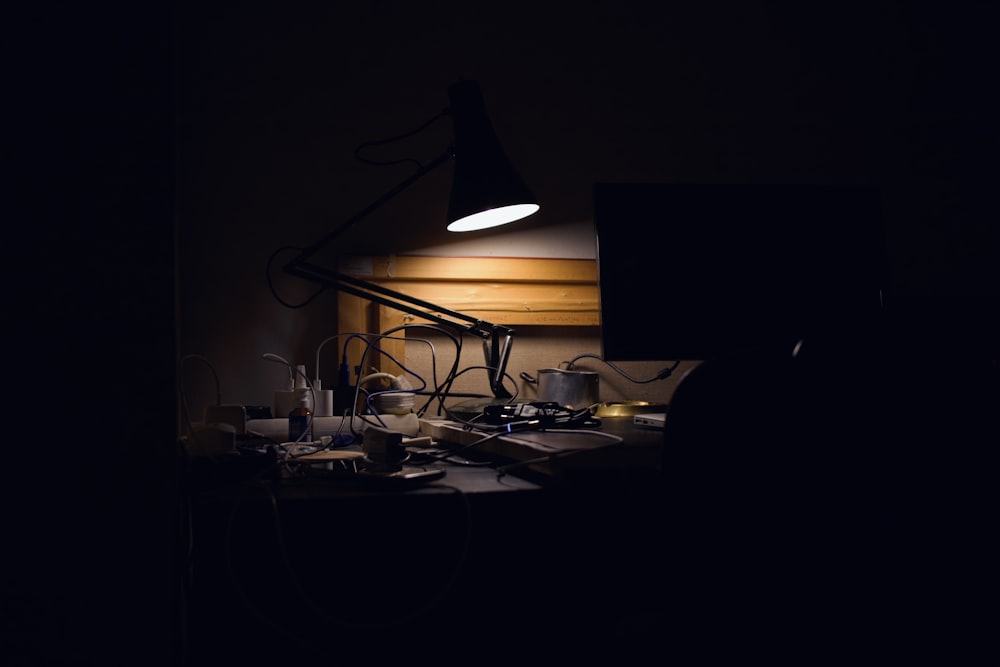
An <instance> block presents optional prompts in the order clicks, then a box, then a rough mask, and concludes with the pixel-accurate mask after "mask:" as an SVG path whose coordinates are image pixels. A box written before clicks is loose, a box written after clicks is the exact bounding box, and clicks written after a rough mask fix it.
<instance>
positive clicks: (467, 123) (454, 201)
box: [284, 80, 539, 398]
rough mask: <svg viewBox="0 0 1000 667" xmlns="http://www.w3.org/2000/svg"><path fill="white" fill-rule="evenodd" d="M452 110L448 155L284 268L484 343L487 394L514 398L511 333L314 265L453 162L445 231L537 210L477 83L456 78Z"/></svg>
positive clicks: (462, 229)
mask: <svg viewBox="0 0 1000 667" xmlns="http://www.w3.org/2000/svg"><path fill="white" fill-rule="evenodd" d="M448 96H449V101H450V106H449V107H448V108H447V109H445V110H444V111H443V112H442V113H443V114H448V115H450V116H451V118H452V124H453V127H454V142H453V144H452V145H450V146H448V147H447V148H446V150H445V151H444V152H443V153H442V154H441V155H439V156H438V157H436V158H434V159H433V160H431V161H430V162H428V163H427V164H425V165H421V167H420V168H419V169H418V170H417V171H416V172H414V173H413V174H412V175H411V176H410V177H409V178H407V179H406V180H404V181H403V182H401V183H399V184H398V185H396V186H395V187H394V188H392V189H391V190H389V191H388V192H386V193H385V194H384V195H382V196H381V197H379V198H378V199H377V200H375V201H374V202H372V203H371V204H369V205H368V206H367V207H366V208H364V209H362V210H361V211H360V212H358V213H357V214H355V215H354V216H352V217H351V218H349V219H347V220H346V221H345V222H343V223H341V224H340V225H339V226H338V227H336V228H335V229H333V230H332V231H331V232H330V233H329V234H327V235H326V236H324V237H323V238H321V239H319V240H318V241H317V242H315V243H313V244H312V245H310V246H308V247H306V248H304V249H303V250H302V251H300V252H299V254H298V255H297V256H296V257H295V258H294V259H292V260H291V261H290V262H288V263H287V264H286V265H285V267H284V270H285V272H286V273H288V274H290V275H294V276H298V277H300V278H305V279H306V280H310V281H313V282H316V283H318V284H320V285H322V286H323V287H324V288H332V289H336V290H339V291H342V292H346V293H348V294H353V295H354V296H358V297H361V298H364V299H368V300H370V301H373V302H375V303H378V304H381V305H384V306H389V307H391V308H395V309H397V310H401V311H403V312H406V313H410V314H411V315H417V316H419V317H422V318H424V319H428V320H431V321H432V322H435V323H437V324H440V325H443V326H447V327H449V328H452V329H454V330H456V331H457V332H459V333H471V334H475V335H476V336H479V337H480V338H482V339H483V347H484V350H485V353H486V364H487V366H488V367H489V369H490V389H491V391H492V392H493V395H494V396H495V397H496V398H511V397H512V395H511V394H510V392H508V391H507V390H506V389H505V388H504V386H503V378H504V373H505V371H506V367H507V360H508V358H509V357H510V348H511V344H512V341H513V335H514V330H513V329H510V328H508V327H505V326H501V325H497V324H492V323H490V322H485V321H483V320H479V319H476V318H474V317H471V316H469V315H466V314H464V313H460V312H457V311H454V310H450V309H448V308H442V307H440V306H437V305H435V304H433V303H430V302H428V301H424V300H422V299H417V298H415V297H411V296H408V295H406V294H403V293H401V292H397V291H394V290H390V289H387V288H385V287H382V286H381V285H377V284H374V283H370V282H367V281H364V280H360V279H358V278H355V277H353V276H348V275H345V274H342V273H340V272H339V271H337V270H336V269H335V268H329V267H327V266H323V265H321V264H318V263H316V262H315V261H311V260H312V259H313V257H314V256H315V255H316V253H317V252H319V251H320V250H321V249H323V248H325V247H326V246H328V245H329V244H330V243H331V242H333V240H334V239H336V238H337V237H338V236H340V235H341V234H343V233H344V232H345V231H347V230H348V229H349V228H351V227H353V226H354V225H355V224H357V223H358V222H359V221H361V220H362V219H364V218H365V217H366V216H367V215H369V214H370V213H372V212H373V211H375V210H376V209H378V208H379V207H381V206H382V205H384V204H385V203H387V202H388V201H390V200H391V199H392V198H393V197H395V196H396V195H398V194H399V193H400V192H402V191H403V190H405V189H406V188H408V187H409V186H410V185H412V184H413V183H415V182H417V181H418V180H420V179H421V178H423V177H424V176H425V175H427V174H428V173H429V172H431V171H433V170H434V169H437V168H438V167H439V166H441V165H442V164H444V163H446V162H449V161H450V160H452V159H454V164H455V167H454V175H453V180H452V191H451V199H450V202H449V205H448V217H447V221H448V230H449V231H453V232H468V231H475V230H480V229H488V228H491V227H497V226H499V225H504V224H507V223H510V222H514V221H516V220H520V219H522V218H525V217H527V216H529V215H531V214H533V213H535V212H536V211H537V210H538V208H539V206H538V203H537V202H536V201H535V197H534V195H533V194H532V193H531V191H530V190H529V189H528V187H527V186H526V185H525V183H524V181H522V180H521V178H520V176H518V174H517V172H516V171H515V170H514V168H513V166H512V165H511V164H510V161H509V160H508V159H507V156H506V154H505V153H504V151H503V149H502V148H501V147H500V142H499V141H498V139H497V137H496V133H495V132H494V130H493V125H492V123H491V122H490V119H489V115H488V114H487V113H486V106H485V104H484V102H483V98H482V94H481V92H480V89H479V84H478V83H477V82H476V81H466V80H460V81H458V82H457V83H455V84H453V85H451V86H450V87H449V88H448Z"/></svg>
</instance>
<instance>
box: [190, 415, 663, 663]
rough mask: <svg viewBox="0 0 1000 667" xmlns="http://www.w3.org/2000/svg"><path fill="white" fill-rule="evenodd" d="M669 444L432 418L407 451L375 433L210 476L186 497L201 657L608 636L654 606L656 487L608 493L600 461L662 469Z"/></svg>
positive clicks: (649, 437)
mask: <svg viewBox="0 0 1000 667" xmlns="http://www.w3.org/2000/svg"><path fill="white" fill-rule="evenodd" d="M337 421H339V418H337ZM268 425H269V424H263V423H258V424H253V423H251V424H250V426H251V428H253V427H255V426H256V427H266V426H268ZM595 425H596V424H595ZM329 426H331V424H330V423H328V422H323V421H320V423H319V424H318V426H317V428H318V430H319V432H324V430H325V429H326V428H327V427H329ZM333 431H334V432H336V428H334V429H333ZM321 438H322V436H321ZM661 439H662V433H661V432H659V431H656V430H644V429H640V428H637V427H636V426H635V425H634V423H633V420H632V419H631V418H616V419H612V420H607V419H605V420H601V422H600V428H590V429H576V430H574V431H573V432H567V431H563V430H556V429H553V431H552V432H546V431H527V430H525V431H522V432H520V433H517V432H514V433H501V432H500V431H490V432H489V433H485V434H484V433H482V432H480V433H477V432H475V431H472V430H470V429H467V428H466V427H464V426H463V425H461V424H458V423H455V422H450V421H448V420H438V419H422V420H421V421H420V432H419V434H417V435H415V436H412V437H406V438H405V441H404V439H403V438H400V437H399V434H398V433H394V432H392V431H390V430H387V429H380V428H378V427H369V428H367V429H365V430H364V432H363V433H362V438H361V442H356V441H355V442H350V443H348V442H347V439H346V438H345V439H342V440H341V443H342V444H341V446H338V447H332V448H322V449H321V450H317V451H312V452H307V453H301V452H300V453H298V454H294V455H293V454H291V450H289V452H286V453H285V454H283V455H280V456H279V455H277V453H276V451H280V450H276V449H275V448H272V449H271V450H270V453H263V452H261V453H258V454H241V455H239V457H240V458H242V459H246V460H248V461H249V460H256V461H257V465H256V467H254V468H245V469H244V470H243V471H242V474H241V475H236V476H234V475H230V476H229V477H228V478H225V479H220V477H218V476H211V475H202V476H201V478H200V479H201V481H202V482H203V483H202V484H201V485H200V487H199V488H197V489H195V490H194V492H193V493H192V494H191V515H192V523H191V531H192V540H191V544H192V545H193V549H192V553H191V554H190V561H191V571H192V581H191V585H190V591H189V616H190V626H191V629H190V631H191V641H192V654H193V655H195V656H197V659H198V660H197V661H198V664H209V663H212V662H213V661H218V660H221V659H226V660H229V661H232V660H233V659H234V657H240V656H246V657H254V658H261V657H262V656H271V657H273V658H274V659H277V658H278V657H285V658H287V657H289V656H290V655H299V656H302V657H306V656H307V657H310V658H324V659H332V658H334V657H340V658H343V657H345V656H347V655H349V654H352V652H357V654H359V655H360V654H363V653H364V652H365V651H366V650H367V651H370V650H371V647H372V645H378V647H379V655H381V656H383V657H387V656H392V657H397V658H403V657H405V656H406V655H408V654H409V651H410V650H412V647H410V648H407V647H408V646H409V642H404V641H399V640H398V639H392V638H398V637H399V636H400V635H399V633H401V632H402V633H409V632H413V631H415V630H416V629H417V628H419V629H420V630H419V632H420V633H421V634H424V633H426V632H432V633H433V632H434V630H433V628H438V629H439V631H441V632H446V634H447V637H448V646H449V647H451V648H452V649H454V650H465V649H470V648H476V650H480V651H481V650H484V648H485V647H489V646H490V645H491V643H492V642H494V641H495V640H496V638H497V637H498V636H501V635H504V634H512V636H520V635H521V633H527V634H528V635H532V634H536V633H542V632H544V633H546V634H548V635H549V636H551V637H558V636H561V635H573V636H576V635H577V634H578V633H580V632H583V633H585V634H588V633H595V632H598V631H600V632H604V633H607V632H609V628H614V627H615V625H616V624H618V623H621V622H622V619H627V618H632V617H636V618H638V617H639V616H641V615H642V614H644V613H645V610H646V609H647V607H648V606H650V605H656V604H659V600H658V597H657V595H656V593H655V582H650V581H649V580H648V577H649V575H648V573H649V572H650V571H651V568H653V569H655V567H656V565H655V561H656V560H657V559H658V558H659V555H658V554H659V547H658V546H657V544H658V542H659V540H658V539H657V536H656V531H650V530H648V525H649V521H650V517H651V516H652V515H654V514H655V513H656V512H657V511H658V510H657V507H656V506H655V504H654V503H650V502H648V499H649V497H650V495H649V494H651V493H652V488H653V487H652V485H646V486H644V487H639V486H637V485H632V486H630V487H628V488H624V487H623V486H622V485H619V484H615V483H613V482H614V481H615V479H614V478H615V476H614V475H613V474H610V472H611V470H612V469H611V468H609V467H608V465H609V462H610V461H617V462H618V466H619V472H621V471H624V470H625V469H629V470H633V471H638V470H640V469H643V470H645V471H646V472H647V473H653V472H654V471H655V467H656V466H655V465H653V466H652V467H650V464H653V463H654V462H657V463H658V461H659V451H660V449H659V448H660V447H661ZM365 440H368V442H369V444H368V445H365V442H364V441H365ZM373 441H374V442H376V445H375V446H373V445H372V444H371V443H372V442H373ZM318 442H322V440H318ZM331 442H332V440H331ZM477 443H478V444H477ZM303 451H304V450H303ZM615 455H623V456H620V457H616V456H615ZM595 456H599V457H600V458H599V459H595V458H591V457H595ZM282 459H284V460H282ZM200 463H202V464H204V465H210V464H208V463H207V462H206V461H200ZM595 466H600V469H601V470H604V475H603V476H601V477H596V476H594V475H581V476H576V475H574V474H573V473H575V472H579V473H586V472H593V470H594V469H595ZM251 470H253V472H250V471H251ZM366 471H367V472H366ZM379 471H382V472H379ZM397 473H398V474H397ZM410 473H419V474H414V475H413V476H412V477H409V478H407V476H406V475H407V474H410ZM598 480H603V481H598ZM207 481H211V482H213V483H205V482H207ZM605 482H607V483H605ZM623 489H624V490H623ZM598 572H608V573H610V572H614V573H616V574H615V576H614V577H602V578H599V579H597V580H592V577H593V575H594V574H595V573H598ZM588 579H590V580H589V581H588ZM584 582H586V584H585V585H583V583H584ZM582 585H583V587H581V586H582ZM584 591H585V592H586V595H585V597H584V598H582V599H581V597H580V596H581V594H582V593H583V592H584ZM318 630H319V631H318ZM609 637H610V636H609ZM515 644H516V642H515ZM460 647H461V648H460ZM507 648H509V649H513V648H516V646H515V645H511V646H510V647H507ZM503 650H506V649H503Z"/></svg>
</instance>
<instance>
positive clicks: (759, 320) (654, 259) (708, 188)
mask: <svg viewBox="0 0 1000 667" xmlns="http://www.w3.org/2000/svg"><path fill="white" fill-rule="evenodd" d="M880 202H881V200H880V195H879V191H878V190H877V188H873V187H861V186H841V185H742V184H740V185H737V184H682V183H597V184H595V186H594V190H593V203H594V224H595V228H596V232H597V264H598V278H599V291H600V309H601V341H602V347H603V350H602V354H603V357H604V359H605V360H608V361H670V360H681V361H683V360H709V359H714V358H718V357H731V356H732V355H740V354H753V353H772V352H773V353H778V354H786V353H790V352H791V351H792V350H793V349H794V346H795V345H796V343H797V342H798V341H800V340H802V339H808V338H809V337H812V338H814V339H816V338H825V339H827V340H832V341H835V340H836V339H837V338H838V337H852V338H856V337H859V336H864V335H866V332H867V331H868V330H869V329H870V328H871V327H873V326H876V325H877V321H878V319H879V317H880V314H881V310H882V297H883V291H884V289H885V277H886V269H887V267H886V256H885V233H884V225H883V221H882V215H881V203H880Z"/></svg>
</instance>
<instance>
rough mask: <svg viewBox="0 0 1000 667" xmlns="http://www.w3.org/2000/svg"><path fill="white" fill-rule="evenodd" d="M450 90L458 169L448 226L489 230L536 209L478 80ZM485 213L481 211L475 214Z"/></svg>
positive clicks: (456, 168) (465, 82)
mask: <svg viewBox="0 0 1000 667" xmlns="http://www.w3.org/2000/svg"><path fill="white" fill-rule="evenodd" d="M448 95H449V98H450V100H451V113H452V122H453V123H454V128H455V146H454V150H455V173H454V178H453V181H452V190H451V201H450V203H449V205H448V229H449V230H450V231H472V230H477V229H486V228H489V227H495V226H497V225H502V224H506V223H508V222H513V221H515V220H519V219H521V218H523V217H526V216H528V215H531V214H532V213H534V212H535V211H537V210H538V208H539V207H538V203H537V201H536V200H535V196H534V194H532V192H531V190H530V189H529V188H528V186H527V185H525V183H524V181H523V180H521V177H520V176H519V175H518V174H517V172H516V171H515V170H514V167H513V166H512V165H511V163H510V160H509V159H508V158H507V155H506V154H505V153H504V152H503V149H502V148H501V147H500V142H499V141H498V140H497V136H496V133H495V132H494V130H493V124H492V123H491V122H490V118H489V116H488V115H487V113H486V105H485V104H484V103H483V97H482V93H481V92H480V90H479V84H478V83H477V82H476V81H459V82H458V83H455V84H453V85H452V86H451V87H450V88H449V89H448ZM484 212H485V214H484V215H483V216H479V215H477V214H483V213H484ZM470 216H474V217H471V218H470Z"/></svg>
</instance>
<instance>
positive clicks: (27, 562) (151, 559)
mask: <svg viewBox="0 0 1000 667" xmlns="http://www.w3.org/2000/svg"><path fill="white" fill-rule="evenodd" d="M4 33H5V38H4V47H5V53H4V61H5V63H6V65H5V72H6V74H5V77H4V84H3V85H4V93H3V95H4V100H5V101H4V105H3V106H4V119H5V123H4V125H5V134H6V136H7V140H6V141H5V144H4V152H5V158H8V159H6V160H5V162H6V164H7V169H5V176H4V180H5V181H6V183H5V185H6V186H7V187H8V188H9V189H8V190H6V191H7V192H9V193H10V196H9V197H5V211H4V216H3V217H4V222H5V233H7V235H8V236H7V240H6V242H5V255H7V259H8V261H7V262H6V263H5V288H6V289H5V293H6V294H7V295H8V298H7V309H6V312H7V317H6V319H5V325H6V326H5V341H6V348H7V354H8V363H7V366H6V367H7V371H8V372H7V377H8V379H9V380H10V383H11V385H16V386H17V390H16V392H17V394H18V395H19V398H18V399H17V400H15V401H14V402H13V403H12V404H11V410H10V415H9V417H10V420H11V423H13V425H14V429H13V432H12V433H9V434H8V435H9V437H8V438H7V439H6V445H7V449H6V454H7V455H8V456H9V457H10V458H9V461H10V463H11V465H10V466H8V467H7V469H6V470H7V474H6V475H5V477H6V481H5V482H4V485H3V486H4V488H5V490H7V491H10V492H11V494H10V497H9V498H8V497H6V496H5V498H6V502H5V504H4V509H5V512H4V515H5V520H4V529H5V540H4V542H5V555H6V556H7V557H8V565H9V567H8V568H5V573H4V575H3V579H2V581H3V584H2V586H3V587H2V591H0V599H2V600H3V602H2V605H3V612H4V614H3V622H2V625H3V630H2V631H0V638H2V647H0V651H2V652H3V654H4V655H5V656H6V659H8V660H12V662H11V664H24V665H29V664H30V665H50V664H175V663H176V660H175V657H176V655H178V654H179V650H180V642H179V638H180V633H179V627H180V626H179V620H180V616H179V609H180V607H179V604H178V591H179V586H178V582H179V578H178V572H179V570H178V569H177V568H178V561H177V560H176V555H177V548H178V544H179V534H178V529H179V523H178V517H179V511H180V509H179V505H178V502H177V499H178V496H177V493H176V489H175V488H174V485H175V484H176V481H175V477H174V467H175V463H174V459H175V457H176V429H175V423H176V412H177V400H176V383H175V380H174V373H175V359H176V317H175V314H176V313H175V277H176V271H175V261H176V252H175V226H174V204H173V199H174V159H173V152H174V113H173V107H174V104H173V53H174V50H173V43H172V41H173V35H172V33H173V26H172V20H171V7H170V5H169V3H167V2H152V3H126V2H120V3H118V2H99V3H85V4H74V3H61V6H54V7H53V6H45V7H38V8H37V10H36V9H22V8H18V9H16V10H14V12H13V15H9V16H8V17H7V18H5V30H4ZM8 48H9V51H8V50H7V49H8Z"/></svg>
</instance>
